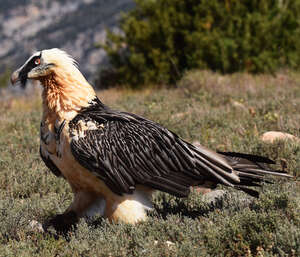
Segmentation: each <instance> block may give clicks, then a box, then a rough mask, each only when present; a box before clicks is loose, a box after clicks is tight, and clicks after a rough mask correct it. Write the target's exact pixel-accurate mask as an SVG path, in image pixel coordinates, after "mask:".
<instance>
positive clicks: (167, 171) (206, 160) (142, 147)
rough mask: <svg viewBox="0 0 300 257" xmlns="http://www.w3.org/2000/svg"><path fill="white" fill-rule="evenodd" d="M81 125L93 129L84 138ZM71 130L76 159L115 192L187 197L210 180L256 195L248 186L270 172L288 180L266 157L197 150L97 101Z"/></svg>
mask: <svg viewBox="0 0 300 257" xmlns="http://www.w3.org/2000/svg"><path fill="white" fill-rule="evenodd" d="M80 123H85V124H86V125H87V127H90V129H87V130H86V131H85V132H84V135H83V136H82V135H79V134H78V131H79V124H80ZM89 123H90V125H92V126H90V125H88V124H89ZM69 128H70V133H71V136H72V138H73V139H72V141H71V151H72V154H73V155H74V157H75V159H76V160H77V161H78V162H79V163H80V164H81V165H82V166H84V167H85V168H87V169H88V170H90V171H91V172H93V174H95V175H96V176H97V177H99V178H100V179H101V180H103V181H104V182H105V183H106V185H107V186H108V187H109V188H110V189H111V190H112V191H113V192H115V193H117V194H123V193H131V192H133V191H134V190H135V187H136V185H137V184H142V185H146V186H149V187H152V188H155V189H158V190H161V191H164V192H168V193H170V194H173V195H176V196H179V197H183V196H187V195H188V193H189V187H190V186H191V185H196V184H201V183H203V182H204V181H207V180H208V181H211V182H213V183H216V184H217V183H220V184H224V185H227V186H231V187H235V188H237V189H240V190H243V191H245V192H246V193H248V194H250V195H252V196H258V193H257V192H256V191H254V190H251V189H249V188H247V187H246V186H257V185H258V183H260V182H262V181H265V180H264V175H266V174H270V175H278V176H285V177H290V176H289V175H287V174H285V173H283V172H275V171H273V170H271V169H269V168H268V167H266V166H265V164H269V163H272V161H270V160H269V159H267V158H264V157H259V156H254V155H247V154H240V153H220V154H218V153H216V152H212V151H210V150H208V149H206V148H205V147H203V146H200V147H196V146H194V145H191V144H189V143H187V142H185V141H183V140H181V139H180V138H179V137H178V136H177V135H175V134H174V133H172V132H170V131H169V130H167V129H165V128H163V127H162V126H160V125H159V124H157V123H155V122H152V121H150V120H147V119H145V118H142V117H140V116H137V115H134V114H130V113H125V112H118V111H114V110H111V109H109V108H108V107H106V106H105V105H103V104H102V103H101V102H100V100H99V99H98V98H96V99H95V100H94V101H93V103H92V104H91V105H90V107H87V108H85V109H84V110H82V111H81V112H80V114H78V115H77V116H76V117H75V118H74V119H73V120H72V121H71V122H70V123H69Z"/></svg>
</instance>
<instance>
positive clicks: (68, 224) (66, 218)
mask: <svg viewBox="0 0 300 257" xmlns="http://www.w3.org/2000/svg"><path fill="white" fill-rule="evenodd" d="M77 222H78V217H77V214H76V213H75V212H74V211H70V212H67V213H64V214H58V215H56V216H55V217H53V218H51V219H50V220H48V221H46V222H45V223H44V224H43V229H44V230H45V231H48V229H49V228H50V227H53V228H54V229H55V231H56V232H58V233H62V234H65V233H67V232H69V231H70V230H71V229H72V227H73V226H74V225H75V224H76V223H77Z"/></svg>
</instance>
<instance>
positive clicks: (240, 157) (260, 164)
mask: <svg viewBox="0 0 300 257" xmlns="http://www.w3.org/2000/svg"><path fill="white" fill-rule="evenodd" d="M218 153H219V154H221V155H222V156H223V157H224V158H225V159H226V160H227V161H228V163H229V165H230V166H231V167H232V168H233V169H234V170H235V171H236V174H237V175H238V176H239V178H240V182H239V183H236V184H235V185H234V187H235V188H237V189H239V190H242V191H244V192H245V193H247V194H249V195H251V196H254V197H258V196H259V194H258V192H257V191H255V190H253V189H249V188H247V186H260V184H259V183H261V182H266V183H272V182H270V181H268V180H266V179H265V177H264V175H273V176H281V177H287V178H292V176H290V175H288V174H287V173H286V172H285V171H281V170H272V169H271V168H270V167H268V164H275V162H274V161H273V160H270V159H269V158H266V157H262V156H257V155H251V154H243V153H235V152H218ZM255 182H257V183H255Z"/></svg>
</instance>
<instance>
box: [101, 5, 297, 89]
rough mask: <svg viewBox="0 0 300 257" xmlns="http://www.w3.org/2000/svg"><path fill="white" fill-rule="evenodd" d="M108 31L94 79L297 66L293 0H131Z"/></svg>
mask: <svg viewBox="0 0 300 257" xmlns="http://www.w3.org/2000/svg"><path fill="white" fill-rule="evenodd" d="M135 2H136V7H135V8H134V9H133V10H132V11H130V12H129V13H128V14H126V15H124V17H123V19H122V22H121V29H122V30H123V32H124V34H122V35H120V34H115V33H112V32H109V33H108V40H107V43H106V44H105V45H104V49H105V50H106V51H107V53H108V56H109V59H110V62H111V65H112V67H111V70H110V71H109V72H108V71H103V72H102V79H101V74H100V80H99V83H100V84H101V85H102V86H103V85H104V86H107V85H109V84H113V83H114V84H119V85H124V84H129V85H131V86H133V87H137V86H139V85H149V84H153V83H154V84H166V83H167V84H174V82H175V81H178V79H179V78H181V77H182V75H183V74H184V72H185V71H187V70H190V69H199V68H200V69H211V70H213V71H219V72H222V73H233V72H237V71H248V72H251V73H261V72H274V71H276V70H277V69H278V68H282V67H290V68H293V69H295V68H297V69H298V68H299V65H300V54H299V53H300V45H299V39H300V0H265V1H259V0H246V1H235V0H201V1H199V0H188V1H182V0H156V1H144V0H136V1H135Z"/></svg>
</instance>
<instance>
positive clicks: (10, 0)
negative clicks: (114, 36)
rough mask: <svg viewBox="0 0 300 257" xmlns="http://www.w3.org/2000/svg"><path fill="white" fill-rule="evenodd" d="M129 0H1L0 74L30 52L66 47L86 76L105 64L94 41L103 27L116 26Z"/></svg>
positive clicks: (13, 66)
mask: <svg viewBox="0 0 300 257" xmlns="http://www.w3.org/2000/svg"><path fill="white" fill-rule="evenodd" d="M133 4H134V3H133V0H43V1H40V0H1V1H0V74H1V72H3V71H4V70H5V68H11V69H14V68H16V67H18V66H19V65H21V64H22V63H23V62H24V60H25V59H26V58H27V57H28V56H29V55H30V54H31V53H32V52H34V51H36V50H40V49H46V48H52V47H59V48H62V49H64V50H66V51H67V52H68V53H70V54H71V55H72V56H74V57H75V59H76V60H77V61H78V62H79V65H80V69H81V70H82V72H83V73H84V74H85V75H86V76H87V77H88V78H89V79H93V76H94V75H95V74H96V73H97V71H98V69H99V65H101V64H104V63H105V53H104V51H103V50H101V49H99V48H97V47H96V44H97V43H99V42H101V41H103V40H104V39H105V34H106V33H105V28H111V29H118V20H119V18H120V14H121V13H122V12H126V11H128V10H129V9H130V8H131V7H132V6H133Z"/></svg>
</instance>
